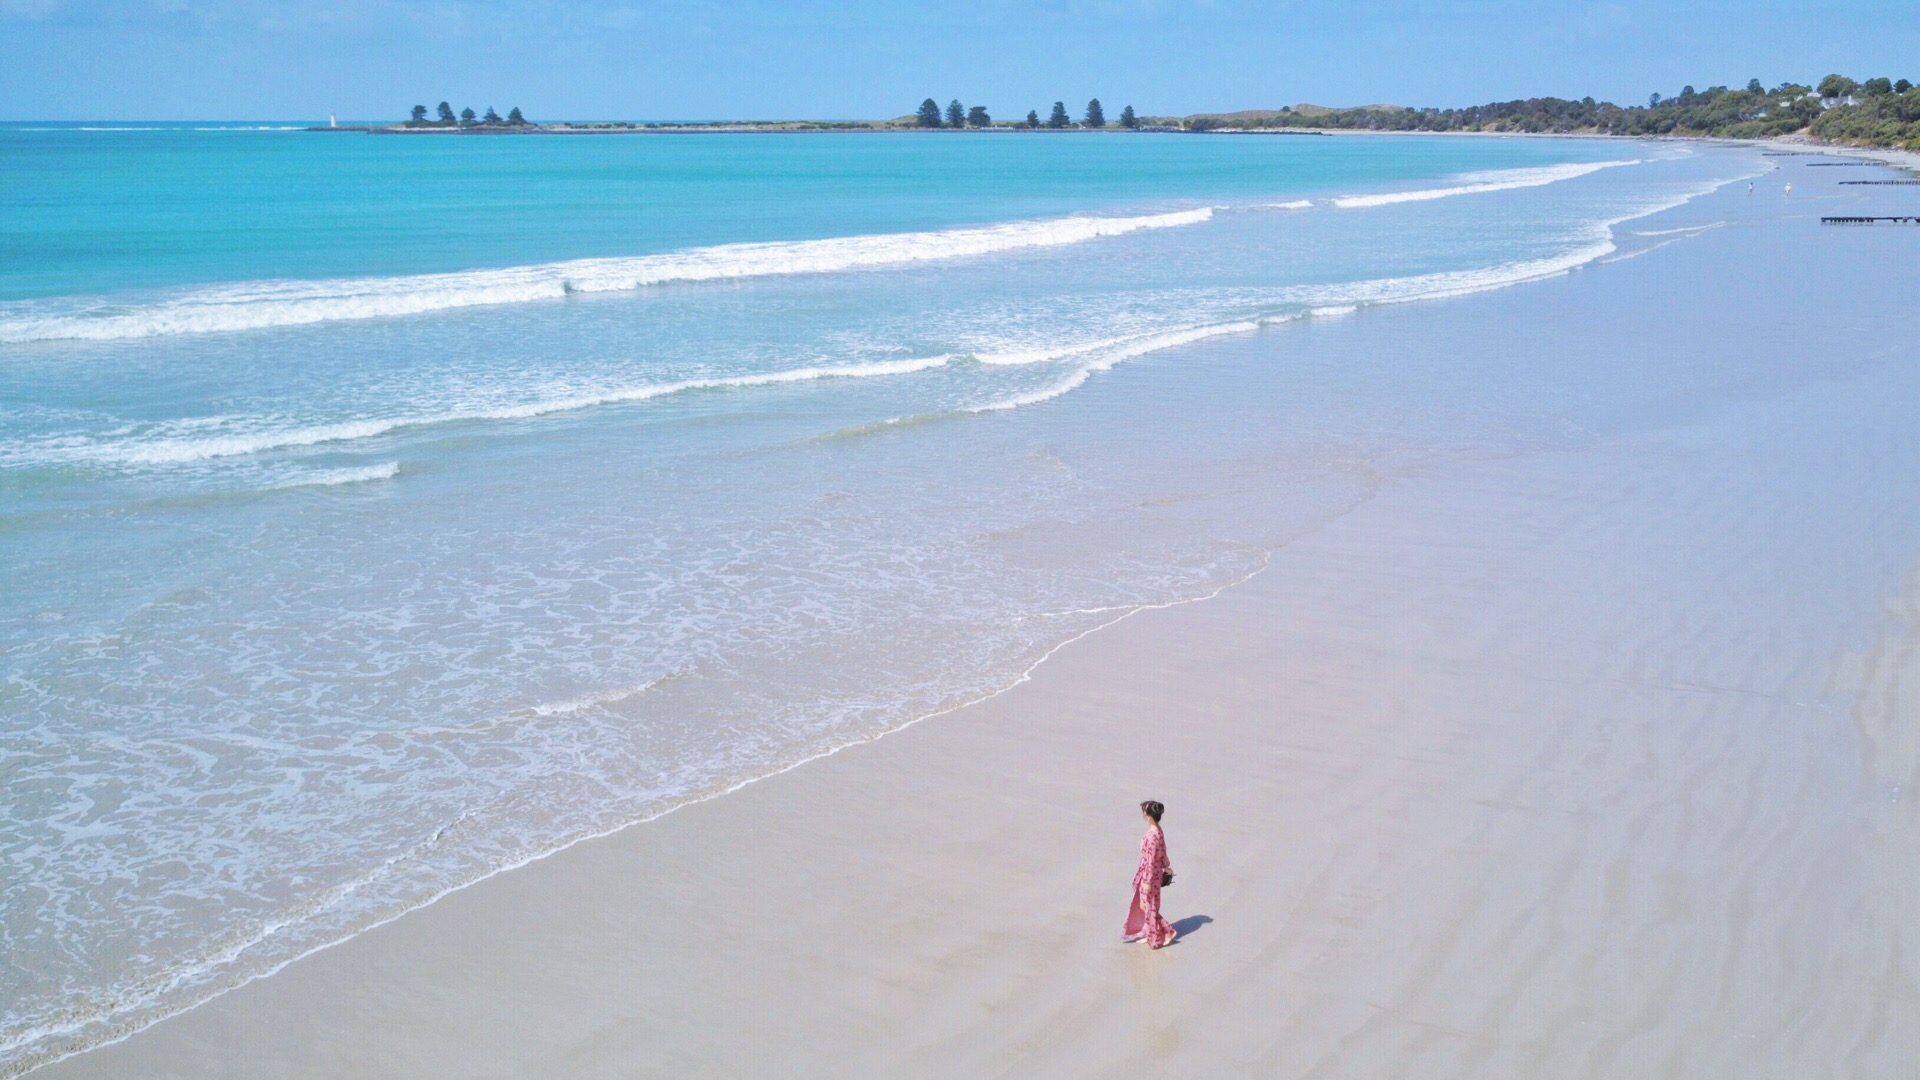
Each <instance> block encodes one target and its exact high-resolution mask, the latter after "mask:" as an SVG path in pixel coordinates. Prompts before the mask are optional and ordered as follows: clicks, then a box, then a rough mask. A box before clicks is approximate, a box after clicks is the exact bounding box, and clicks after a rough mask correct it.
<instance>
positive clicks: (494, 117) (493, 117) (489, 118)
mask: <svg viewBox="0 0 1920 1080" xmlns="http://www.w3.org/2000/svg"><path fill="white" fill-rule="evenodd" d="M480 119H482V120H485V121H486V122H487V123H489V124H497V123H499V122H500V114H499V113H497V112H494V111H493V106H491V105H489V106H487V115H485V116H483V117H481V118H480Z"/></svg>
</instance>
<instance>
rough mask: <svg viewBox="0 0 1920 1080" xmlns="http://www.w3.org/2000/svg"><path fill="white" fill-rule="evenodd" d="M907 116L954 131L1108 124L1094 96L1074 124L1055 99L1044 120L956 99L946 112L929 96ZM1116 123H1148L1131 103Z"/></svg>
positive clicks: (1133, 126)
mask: <svg viewBox="0 0 1920 1080" xmlns="http://www.w3.org/2000/svg"><path fill="white" fill-rule="evenodd" d="M910 119H911V121H912V126H914V127H918V128H950V129H955V130H958V129H962V128H991V127H1002V128H1026V129H1029V130H1036V129H1039V128H1043V127H1044V128H1051V129H1052V130H1054V131H1061V130H1064V129H1066V128H1104V127H1106V126H1107V112H1106V110H1105V109H1104V108H1102V107H1101V105H1100V99H1099V98H1094V99H1093V100H1091V101H1089V102H1087V109H1086V111H1085V112H1084V113H1082V114H1081V115H1080V120H1079V121H1078V122H1077V123H1076V122H1075V121H1074V120H1073V119H1072V118H1071V117H1069V116H1068V115H1067V105H1066V102H1064V101H1056V102H1054V103H1053V111H1052V112H1051V113H1050V114H1049V115H1048V116H1047V118H1046V119H1045V120H1042V119H1040V113H1039V112H1038V110H1034V109H1029V110H1027V116H1026V119H1024V120H1016V121H1013V122H1012V123H1004V122H1001V123H996V122H995V121H994V119H993V117H992V115H991V114H989V113H988V112H987V107H986V106H984V105H975V106H974V107H972V108H971V109H968V108H963V107H962V106H961V104H960V99H959V98H954V99H953V100H952V101H949V102H947V108H946V111H945V112H942V111H941V109H940V104H939V103H938V102H936V101H934V100H933V99H932V98H928V99H926V100H925V101H922V102H921V103H920V108H919V110H918V111H916V112H915V113H914V114H913V116H912V117H911V118H910ZM1169 121H1171V118H1168V117H1162V118H1160V120H1159V122H1158V123H1157V124H1155V125H1153V126H1155V127H1159V128H1162V129H1165V128H1167V127H1169V126H1177V121H1174V122H1173V123H1172V124H1170V123H1169ZM893 122H894V123H896V124H898V123H901V121H898V120H896V121H893ZM1119 124H1120V126H1121V127H1123V128H1126V129H1129V130H1138V129H1140V128H1142V127H1145V126H1147V125H1145V124H1143V123H1142V121H1141V119H1140V117H1139V116H1138V115H1137V114H1135V113H1134V111H1133V106H1131V105H1128V106H1127V107H1125V108H1123V109H1121V110H1120V120H1119Z"/></svg>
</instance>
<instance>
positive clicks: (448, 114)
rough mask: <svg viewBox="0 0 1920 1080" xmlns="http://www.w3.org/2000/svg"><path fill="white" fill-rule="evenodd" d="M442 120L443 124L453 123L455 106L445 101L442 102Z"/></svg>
mask: <svg viewBox="0 0 1920 1080" xmlns="http://www.w3.org/2000/svg"><path fill="white" fill-rule="evenodd" d="M440 122H441V123H443V124H452V123H453V106H451V105H449V104H447V103H446V102H444V101H443V102H441V103H440Z"/></svg>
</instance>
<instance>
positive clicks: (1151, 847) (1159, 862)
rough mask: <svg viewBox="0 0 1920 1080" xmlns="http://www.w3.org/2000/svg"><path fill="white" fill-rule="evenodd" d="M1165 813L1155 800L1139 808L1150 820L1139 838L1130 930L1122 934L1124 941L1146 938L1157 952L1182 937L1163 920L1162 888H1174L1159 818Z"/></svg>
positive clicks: (1141, 814)
mask: <svg viewBox="0 0 1920 1080" xmlns="http://www.w3.org/2000/svg"><path fill="white" fill-rule="evenodd" d="M1166 812H1167V808H1166V807H1164V806H1162V805H1160V804H1159V803H1157V802H1154V801H1153V800H1152V799H1148V800H1147V801H1146V802H1143V803H1141V804H1140V816H1141V817H1143V818H1146V819H1147V835H1145V836H1143V837H1141V838H1140V869H1138V870H1135V871H1134V872H1133V906H1132V907H1131V908H1129V909H1128V910H1127V927H1126V929H1125V930H1123V931H1122V932H1121V937H1122V939H1123V940H1126V941H1139V940H1141V939H1143V938H1144V939H1145V940H1146V943H1147V944H1148V945H1149V946H1151V947H1152V948H1155V949H1158V948H1160V947H1162V946H1164V945H1171V944H1173V939H1174V938H1175V937H1176V936H1178V933H1179V932H1178V931H1176V930H1175V929H1174V928H1173V927H1172V926H1171V925H1170V924H1169V923H1168V922H1167V920H1165V919H1163V918H1161V917H1160V887H1161V886H1163V885H1171V884H1173V863H1172V862H1170V861H1169V860H1168V859H1167V837H1166V834H1165V833H1162V832H1161V831H1160V815H1161V814H1164V813H1166Z"/></svg>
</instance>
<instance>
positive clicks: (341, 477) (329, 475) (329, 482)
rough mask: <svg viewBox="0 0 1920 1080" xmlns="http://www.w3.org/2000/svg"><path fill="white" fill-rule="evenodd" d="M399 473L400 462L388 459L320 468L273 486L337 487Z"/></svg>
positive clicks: (387, 478)
mask: <svg viewBox="0 0 1920 1080" xmlns="http://www.w3.org/2000/svg"><path fill="white" fill-rule="evenodd" d="M398 475H400V463H399V462H397V461H389V462H387V463H385V464H383V465H367V466H363V467H360V468H354V469H321V470H319V471H317V472H311V473H306V474H303V475H300V476H296V477H293V478H292V479H289V480H286V481H284V482H282V483H278V484H274V485H273V487H275V488H297V487H337V486H339V485H341V484H364V483H367V482H369V481H373V480H391V479H393V478H394V477H396V476H398Z"/></svg>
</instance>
